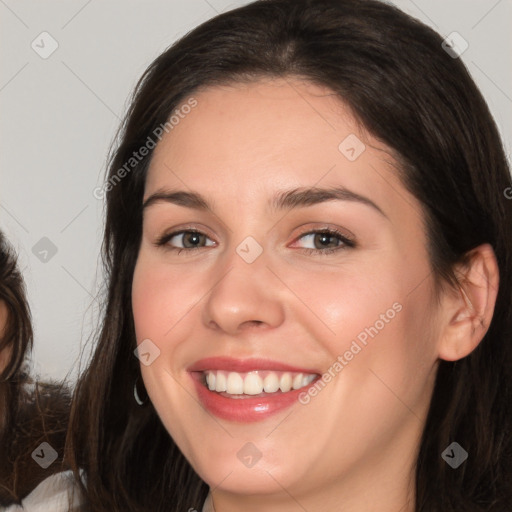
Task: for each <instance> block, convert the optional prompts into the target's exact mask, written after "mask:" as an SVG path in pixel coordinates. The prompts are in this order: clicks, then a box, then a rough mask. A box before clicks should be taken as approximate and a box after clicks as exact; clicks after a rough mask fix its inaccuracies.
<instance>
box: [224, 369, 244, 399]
mask: <svg viewBox="0 0 512 512" xmlns="http://www.w3.org/2000/svg"><path fill="white" fill-rule="evenodd" d="M226 388H227V389H226V391H227V392H228V393H230V394H232V395H241V394H243V392H244V379H242V376H241V375H240V374H239V373H235V372H230V373H229V375H228V380H227V383H226Z"/></svg>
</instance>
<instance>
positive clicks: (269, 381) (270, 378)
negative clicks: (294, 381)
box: [263, 373, 279, 393]
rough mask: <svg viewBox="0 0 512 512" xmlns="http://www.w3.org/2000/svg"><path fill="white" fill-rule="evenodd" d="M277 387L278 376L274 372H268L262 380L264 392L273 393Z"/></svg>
mask: <svg viewBox="0 0 512 512" xmlns="http://www.w3.org/2000/svg"><path fill="white" fill-rule="evenodd" d="M278 389H279V378H278V377H277V375H276V374H275V373H269V374H268V375H267V376H266V377H265V380H264V381H263V390H264V391H265V393H275V392H276V391H277V390H278Z"/></svg>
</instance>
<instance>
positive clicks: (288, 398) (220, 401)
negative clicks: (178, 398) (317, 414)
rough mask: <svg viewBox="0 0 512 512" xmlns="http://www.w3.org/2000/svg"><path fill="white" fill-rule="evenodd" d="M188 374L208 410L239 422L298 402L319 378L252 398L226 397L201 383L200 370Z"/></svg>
mask: <svg viewBox="0 0 512 512" xmlns="http://www.w3.org/2000/svg"><path fill="white" fill-rule="evenodd" d="M190 375H191V377H192V380H193V381H194V385H195V387H196V391H197V394H198V396H199V400H200V401H201V403H202V404H203V405H204V407H205V408H206V409H207V410H208V411H209V412H211V413H212V414H214V415H215V416H217V417H218V418H222V419H224V420H229V421H236V422H239V423H252V422H254V421H261V420H264V419H266V418H268V417H269V416H272V415H273V414H276V413H278V412H280V411H282V410H284V409H286V408H288V407H291V406H292V405H293V404H294V403H297V402H298V398H299V395H300V394H301V393H303V392H305V391H307V390H308V389H309V388H310V387H311V386H313V385H314V384H315V382H316V381H317V380H318V378H319V377H317V378H316V379H315V380H314V381H313V382H311V383H310V384H309V385H308V386H304V387H302V388H300V389H292V390H291V391H288V392H287V393H282V392H276V393H272V394H268V395H266V396H259V397H254V398H228V397H225V396H222V395H221V394H219V393H217V392H215V391H210V390H209V389H208V388H207V387H206V386H205V385H204V384H203V381H202V379H203V375H202V372H190Z"/></svg>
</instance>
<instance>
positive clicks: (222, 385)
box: [215, 372, 228, 393]
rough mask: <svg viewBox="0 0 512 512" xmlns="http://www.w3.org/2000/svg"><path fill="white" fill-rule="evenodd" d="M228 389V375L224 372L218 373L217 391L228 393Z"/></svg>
mask: <svg viewBox="0 0 512 512" xmlns="http://www.w3.org/2000/svg"><path fill="white" fill-rule="evenodd" d="M226 389H228V383H227V380H226V375H225V374H224V372H217V380H216V382H215V391H218V392H219V393H221V392H222V391H226Z"/></svg>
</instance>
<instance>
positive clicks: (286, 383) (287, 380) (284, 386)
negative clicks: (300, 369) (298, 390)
mask: <svg viewBox="0 0 512 512" xmlns="http://www.w3.org/2000/svg"><path fill="white" fill-rule="evenodd" d="M279 387H280V388H281V391H282V392H283V393H286V392H287V391H290V389H292V376H291V375H290V374H289V373H288V372H287V373H283V375H282V376H281V381H280V382H279Z"/></svg>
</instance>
